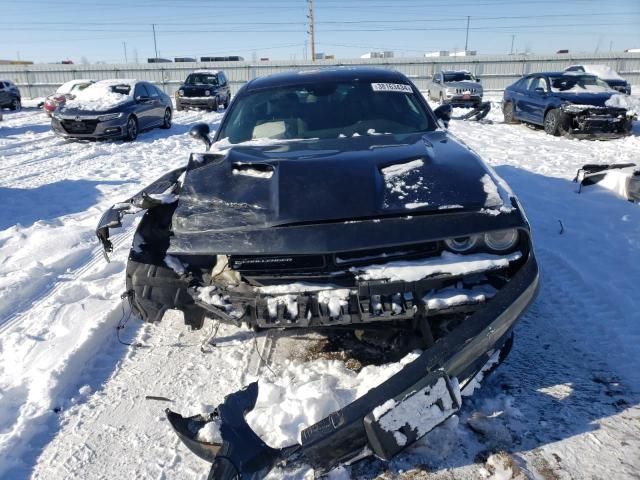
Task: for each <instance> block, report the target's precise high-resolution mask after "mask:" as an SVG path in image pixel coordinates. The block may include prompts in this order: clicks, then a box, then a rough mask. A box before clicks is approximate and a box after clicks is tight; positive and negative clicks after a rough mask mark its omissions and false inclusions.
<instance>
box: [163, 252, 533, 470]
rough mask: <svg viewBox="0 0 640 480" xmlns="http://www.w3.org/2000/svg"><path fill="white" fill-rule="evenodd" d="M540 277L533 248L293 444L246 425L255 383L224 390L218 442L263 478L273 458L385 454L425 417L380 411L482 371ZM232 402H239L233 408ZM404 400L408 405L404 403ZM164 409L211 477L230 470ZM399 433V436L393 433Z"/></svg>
mask: <svg viewBox="0 0 640 480" xmlns="http://www.w3.org/2000/svg"><path fill="white" fill-rule="evenodd" d="M538 282H539V274H538V265H537V263H536V260H535V257H534V255H533V253H532V252H531V253H529V255H528V257H527V259H526V261H525V262H524V264H523V265H522V267H521V268H520V269H519V270H518V272H517V273H516V274H515V275H514V276H513V277H512V278H511V280H510V281H509V282H508V283H507V284H506V285H505V286H504V287H503V288H502V289H501V290H500V291H499V292H498V293H497V294H496V296H495V297H494V298H493V299H492V301H491V302H490V303H488V304H487V305H486V307H484V308H483V309H481V310H478V311H477V312H476V313H474V314H473V315H471V316H469V317H468V318H467V319H466V320H465V321H464V322H463V323H462V324H460V325H459V326H458V327H456V328H455V329H454V330H453V331H452V332H451V333H450V334H449V335H447V336H446V337H442V338H440V339H439V340H437V341H436V342H435V343H434V344H433V346H431V347H430V348H428V349H426V350H424V351H423V353H422V354H421V355H420V356H419V357H418V358H417V359H415V360H414V361H413V362H411V363H409V364H407V365H406V366H405V367H404V368H403V369H402V370H401V371H400V372H398V373H397V374H396V375H394V376H392V377H391V378H389V379H388V380H386V381H385V382H384V383H382V384H381V385H379V386H377V387H375V388H373V389H371V390H370V391H369V392H367V393H366V394H365V395H363V396H362V397H360V398H358V399H357V400H355V401H354V402H352V403H350V404H349V405H347V406H345V407H343V408H341V409H340V410H337V411H335V412H333V413H332V414H330V415H329V416H328V417H326V418H324V419H323V420H321V421H319V422H318V423H316V424H314V425H311V426H309V427H308V428H306V429H305V430H303V431H302V434H301V438H302V441H301V443H300V444H298V445H295V446H292V447H287V448H284V449H280V450H277V449H273V448H270V447H268V446H267V445H266V444H264V442H262V440H260V439H259V438H258V437H257V435H255V433H254V432H253V431H252V430H251V429H250V428H248V426H247V424H246V422H245V420H244V415H245V414H246V412H248V411H249V410H251V409H252V408H253V406H254V405H255V400H256V398H257V393H258V386H257V384H256V383H254V384H251V385H249V386H248V387H247V388H246V389H245V390H241V391H239V392H236V393H233V394H231V395H229V396H227V397H226V398H225V401H224V403H223V404H221V405H220V406H219V407H218V409H217V411H218V412H220V414H221V415H220V419H221V421H222V425H221V432H222V440H223V442H222V444H221V445H220V447H221V449H222V451H223V452H225V453H224V455H225V457H227V458H228V459H230V460H231V463H232V464H233V465H234V468H237V469H238V471H239V473H240V474H241V476H242V478H261V476H262V475H264V473H265V472H267V471H269V470H270V469H271V468H273V466H275V465H276V464H278V463H279V462H284V461H286V462H287V463H288V464H292V463H293V464H295V463H296V462H300V463H305V464H308V465H311V466H312V467H313V468H314V469H315V470H316V471H317V472H326V471H328V470H330V469H331V468H334V467H335V466H336V465H338V464H340V463H342V462H345V461H349V460H350V459H353V458H354V457H357V456H358V454H359V453H361V452H363V451H367V450H366V449H369V450H370V451H373V452H374V453H375V455H377V456H378V457H380V458H383V459H389V458H390V457H391V456H393V455H394V454H395V453H397V452H398V451H400V450H402V449H403V448H405V447H406V446H407V445H409V444H410V443H412V442H413V441H415V440H416V439H417V438H419V437H420V436H422V435H424V434H425V433H426V431H424V424H422V425H420V423H421V422H420V420H419V419H416V418H412V417H411V415H408V416H407V418H406V422H404V421H402V419H401V421H400V423H398V422H397V421H396V425H400V427H399V428H398V429H397V430H393V429H389V428H388V427H383V423H384V422H383V418H384V417H385V416H387V415H395V416H397V415H398V414H402V412H403V411H407V408H402V406H403V404H404V403H405V402H411V401H414V400H415V396H414V394H415V392H423V391H426V392H429V391H430V390H432V389H435V388H436V387H437V386H438V384H441V383H442V380H443V379H444V380H445V381H446V382H445V383H446V385H447V388H449V389H450V388H452V387H453V388H457V385H458V384H459V383H464V382H465V381H467V380H468V379H470V378H472V377H473V376H474V375H475V374H476V373H477V372H478V371H480V369H481V368H482V366H483V365H484V364H486V362H487V361H488V360H489V358H490V357H491V356H492V355H493V354H494V353H495V351H496V350H498V349H500V348H501V347H502V346H503V344H504V343H505V342H506V340H507V339H508V337H509V336H510V334H511V332H512V329H513V327H514V325H515V323H516V321H517V320H518V318H519V317H520V315H521V314H522V313H523V311H524V310H525V309H526V307H527V306H528V305H529V304H530V303H531V302H532V301H533V299H534V297H535V294H536V292H537V289H538ZM449 379H450V380H449ZM450 393H451V398H452V400H451V403H452V404H453V405H448V407H449V408H443V406H442V405H441V404H438V405H440V407H439V408H440V409H441V419H440V421H443V420H444V419H446V418H447V417H448V416H449V415H450V414H452V413H453V412H454V411H455V409H456V407H459V404H458V400H459V397H458V396H457V395H456V394H455V392H450ZM389 400H393V407H392V408H391V409H390V410H387V411H385V412H384V413H383V415H382V416H380V415H374V409H376V407H380V406H382V405H383V404H386V403H387V402H389ZM454 400H455V401H454ZM238 405H242V406H243V408H242V409H240V410H239V409H238V408H237V406H238ZM234 406H235V409H234ZM404 406H405V407H407V406H410V403H408V404H406V405H404ZM232 410H233V411H232ZM167 415H168V419H169V421H170V423H171V424H172V426H173V427H174V429H175V430H176V432H177V433H178V435H179V437H180V438H181V440H182V441H183V442H184V443H185V444H186V445H187V446H188V447H189V448H190V449H191V450H192V451H193V452H194V453H196V454H197V455H199V456H200V457H202V458H203V459H205V460H207V461H209V462H212V463H214V467H213V468H212V472H213V475H212V476H211V477H210V478H213V479H226V478H233V475H232V474H233V473H234V472H233V471H231V470H228V469H227V470H226V472H225V469H224V468H219V465H218V467H216V464H217V463H218V462H217V460H216V451H217V450H215V449H211V448H207V444H203V443H202V442H200V441H198V440H197V438H196V437H195V434H193V433H191V431H189V430H188V429H186V430H185V429H184V428H183V426H184V422H185V421H186V420H188V419H184V418H183V417H181V416H180V415H178V414H176V413H174V412H167ZM396 420H397V419H396ZM245 427H247V428H245ZM431 428H432V426H431ZM396 433H398V434H400V435H396ZM402 438H404V439H405V440H404V441H398V439H402ZM241 446H242V447H241ZM239 447H241V448H239ZM214 450H215V451H214Z"/></svg>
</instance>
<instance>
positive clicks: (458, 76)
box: [443, 72, 476, 83]
mask: <svg viewBox="0 0 640 480" xmlns="http://www.w3.org/2000/svg"><path fill="white" fill-rule="evenodd" d="M443 75H444V81H445V83H447V82H465V81H466V82H475V81H476V79H475V77H474V76H473V75H471V74H470V73H467V72H454V73H445V74H443Z"/></svg>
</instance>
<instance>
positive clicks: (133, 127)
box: [124, 117, 138, 142]
mask: <svg viewBox="0 0 640 480" xmlns="http://www.w3.org/2000/svg"><path fill="white" fill-rule="evenodd" d="M136 138H138V120H137V119H136V117H129V120H127V125H126V127H125V134H124V140H125V141H126V142H133V141H134V140H135V139H136Z"/></svg>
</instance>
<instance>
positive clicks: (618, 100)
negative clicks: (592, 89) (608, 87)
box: [604, 94, 640, 116]
mask: <svg viewBox="0 0 640 480" xmlns="http://www.w3.org/2000/svg"><path fill="white" fill-rule="evenodd" d="M604 104H605V105H606V106H607V107H618V108H626V109H627V114H628V115H636V116H640V97H635V96H633V95H622V94H616V95H611V98H609V99H607V101H606V102H604Z"/></svg>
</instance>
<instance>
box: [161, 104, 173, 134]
mask: <svg viewBox="0 0 640 480" xmlns="http://www.w3.org/2000/svg"><path fill="white" fill-rule="evenodd" d="M160 128H164V129H165V130H168V129H170V128H171V109H170V108H167V109H166V110H165V111H164V119H163V121H162V125H161V126H160Z"/></svg>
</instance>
